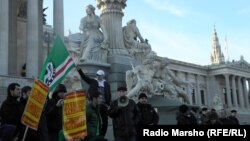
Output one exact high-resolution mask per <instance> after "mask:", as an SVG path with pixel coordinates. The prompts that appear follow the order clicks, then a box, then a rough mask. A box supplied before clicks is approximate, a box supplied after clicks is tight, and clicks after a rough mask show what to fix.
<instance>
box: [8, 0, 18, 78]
mask: <svg viewBox="0 0 250 141" xmlns="http://www.w3.org/2000/svg"><path fill="white" fill-rule="evenodd" d="M8 14H9V27H10V28H9V56H8V57H9V62H8V64H9V66H8V67H9V75H17V2H16V1H13V0H10V1H9V13H8Z"/></svg>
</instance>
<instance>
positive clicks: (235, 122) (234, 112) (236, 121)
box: [228, 110, 240, 125]
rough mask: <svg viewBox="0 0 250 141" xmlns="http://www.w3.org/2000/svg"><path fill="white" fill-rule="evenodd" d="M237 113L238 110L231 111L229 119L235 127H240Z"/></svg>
mask: <svg viewBox="0 0 250 141" xmlns="http://www.w3.org/2000/svg"><path fill="white" fill-rule="evenodd" d="M236 115H237V111H236V110H231V115H230V116H229V117H228V118H229V119H230V120H231V121H232V124H233V125H240V123H239V120H238V118H237V117H236Z"/></svg>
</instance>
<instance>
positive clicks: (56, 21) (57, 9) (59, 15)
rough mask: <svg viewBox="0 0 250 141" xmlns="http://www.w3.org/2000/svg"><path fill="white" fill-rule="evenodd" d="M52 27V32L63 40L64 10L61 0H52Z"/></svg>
mask: <svg viewBox="0 0 250 141" xmlns="http://www.w3.org/2000/svg"><path fill="white" fill-rule="evenodd" d="M53 28H54V33H55V34H57V35H59V36H60V37H61V39H62V40H64V10H63V0H54V3H53Z"/></svg>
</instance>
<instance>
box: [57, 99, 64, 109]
mask: <svg viewBox="0 0 250 141" xmlns="http://www.w3.org/2000/svg"><path fill="white" fill-rule="evenodd" d="M62 105H63V99H59V100H58V101H57V103H56V107H61V106H62Z"/></svg>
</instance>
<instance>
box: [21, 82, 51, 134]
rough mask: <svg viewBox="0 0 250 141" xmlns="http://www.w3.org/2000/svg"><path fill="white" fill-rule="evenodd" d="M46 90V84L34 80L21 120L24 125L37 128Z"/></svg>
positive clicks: (47, 90) (47, 89)
mask: <svg viewBox="0 0 250 141" xmlns="http://www.w3.org/2000/svg"><path fill="white" fill-rule="evenodd" d="M48 92H49V88H48V86H47V85H45V84H44V83H43V82H42V81H40V80H35V82H34V84H33V87H32V90H31V95H30V97H29V99H28V102H27V104H26V107H25V110H24V113H23V116H22V120H21V121H22V123H23V124H24V125H26V126H28V127H30V128H32V129H34V130H37V128H38V124H39V121H40V117H41V114H42V111H43V106H44V103H45V101H46V98H47V95H48Z"/></svg>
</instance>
